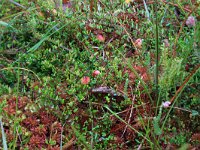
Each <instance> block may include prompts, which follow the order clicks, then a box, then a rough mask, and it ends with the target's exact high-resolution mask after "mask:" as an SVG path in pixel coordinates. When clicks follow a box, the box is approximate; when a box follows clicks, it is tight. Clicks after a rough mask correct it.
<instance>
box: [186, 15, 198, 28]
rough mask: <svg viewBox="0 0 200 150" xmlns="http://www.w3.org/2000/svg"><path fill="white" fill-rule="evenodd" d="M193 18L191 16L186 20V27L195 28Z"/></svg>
mask: <svg viewBox="0 0 200 150" xmlns="http://www.w3.org/2000/svg"><path fill="white" fill-rule="evenodd" d="M195 22H196V21H195V18H194V17H193V16H189V17H188V19H187V20H186V25H187V26H188V27H193V26H195Z"/></svg>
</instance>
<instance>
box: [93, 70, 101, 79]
mask: <svg viewBox="0 0 200 150" xmlns="http://www.w3.org/2000/svg"><path fill="white" fill-rule="evenodd" d="M99 74H100V71H99V70H94V71H93V73H92V76H93V77H96V76H98V75H99Z"/></svg>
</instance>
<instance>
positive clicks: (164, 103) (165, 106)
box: [162, 101, 171, 108]
mask: <svg viewBox="0 0 200 150" xmlns="http://www.w3.org/2000/svg"><path fill="white" fill-rule="evenodd" d="M170 104H171V102H170V101H166V102H163V103H162V106H163V107H164V108H168V107H169V105H170Z"/></svg>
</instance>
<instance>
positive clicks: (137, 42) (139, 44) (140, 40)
mask: <svg viewBox="0 0 200 150" xmlns="http://www.w3.org/2000/svg"><path fill="white" fill-rule="evenodd" d="M135 46H136V47H137V48H142V39H140V38H139V39H137V40H136V41H135Z"/></svg>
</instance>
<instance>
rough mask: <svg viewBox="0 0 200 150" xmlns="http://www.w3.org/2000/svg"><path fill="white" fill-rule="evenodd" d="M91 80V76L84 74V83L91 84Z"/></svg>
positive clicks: (82, 80) (82, 81)
mask: <svg viewBox="0 0 200 150" xmlns="http://www.w3.org/2000/svg"><path fill="white" fill-rule="evenodd" d="M89 82H90V77H88V76H84V77H82V78H81V83H82V84H89Z"/></svg>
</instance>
